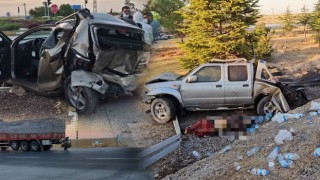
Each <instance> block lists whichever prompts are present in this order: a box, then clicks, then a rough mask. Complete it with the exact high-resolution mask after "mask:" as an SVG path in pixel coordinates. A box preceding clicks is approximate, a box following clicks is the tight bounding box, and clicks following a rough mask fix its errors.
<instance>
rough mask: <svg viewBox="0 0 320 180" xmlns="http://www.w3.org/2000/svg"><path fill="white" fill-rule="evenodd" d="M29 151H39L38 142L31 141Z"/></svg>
mask: <svg viewBox="0 0 320 180" xmlns="http://www.w3.org/2000/svg"><path fill="white" fill-rule="evenodd" d="M30 149H31V151H32V152H38V151H40V144H39V143H38V141H31V143H30Z"/></svg>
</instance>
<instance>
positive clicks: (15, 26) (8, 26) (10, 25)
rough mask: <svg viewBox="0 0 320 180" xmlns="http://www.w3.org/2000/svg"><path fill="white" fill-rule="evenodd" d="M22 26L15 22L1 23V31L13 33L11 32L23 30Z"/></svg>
mask: <svg viewBox="0 0 320 180" xmlns="http://www.w3.org/2000/svg"><path fill="white" fill-rule="evenodd" d="M21 27H22V25H21V24H20V23H15V22H10V21H8V22H6V21H0V31H11V30H17V29H19V28H21Z"/></svg>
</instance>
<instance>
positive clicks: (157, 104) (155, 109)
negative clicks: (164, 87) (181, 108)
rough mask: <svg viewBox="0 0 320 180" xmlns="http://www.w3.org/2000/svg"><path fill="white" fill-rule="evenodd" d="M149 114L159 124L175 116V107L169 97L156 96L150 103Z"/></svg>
mask: <svg viewBox="0 0 320 180" xmlns="http://www.w3.org/2000/svg"><path fill="white" fill-rule="evenodd" d="M151 114H152V116H153V118H154V119H155V120H156V121H157V122H158V123H160V124H165V123H167V122H169V121H170V120H172V119H173V118H174V117H175V116H176V107H175V105H174V102H173V101H172V100H171V99H170V98H156V99H155V100H153V101H152V103H151Z"/></svg>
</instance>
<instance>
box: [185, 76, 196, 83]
mask: <svg viewBox="0 0 320 180" xmlns="http://www.w3.org/2000/svg"><path fill="white" fill-rule="evenodd" d="M196 81H198V76H195V75H191V76H188V77H187V83H192V82H196Z"/></svg>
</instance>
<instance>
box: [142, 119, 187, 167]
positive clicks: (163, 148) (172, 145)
mask: <svg viewBox="0 0 320 180" xmlns="http://www.w3.org/2000/svg"><path fill="white" fill-rule="evenodd" d="M173 126H174V128H175V130H176V133H177V135H174V136H172V137H170V138H168V139H166V140H164V141H162V142H160V143H158V144H156V145H154V146H152V147H149V148H148V149H146V150H144V151H142V152H141V153H139V158H140V160H141V161H140V162H141V168H142V169H145V168H147V167H148V166H150V165H152V164H153V163H155V162H156V161H158V160H159V159H161V158H163V157H164V156H166V155H167V154H169V153H171V152H173V151H174V150H176V149H177V148H178V147H179V146H180V139H181V131H180V126H179V122H178V118H177V117H176V119H175V120H174V121H173Z"/></svg>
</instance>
